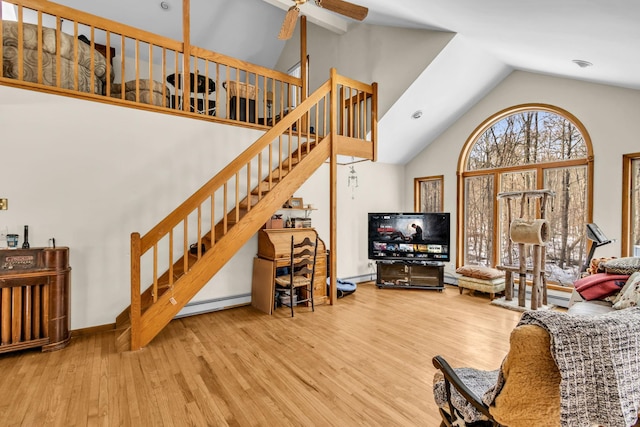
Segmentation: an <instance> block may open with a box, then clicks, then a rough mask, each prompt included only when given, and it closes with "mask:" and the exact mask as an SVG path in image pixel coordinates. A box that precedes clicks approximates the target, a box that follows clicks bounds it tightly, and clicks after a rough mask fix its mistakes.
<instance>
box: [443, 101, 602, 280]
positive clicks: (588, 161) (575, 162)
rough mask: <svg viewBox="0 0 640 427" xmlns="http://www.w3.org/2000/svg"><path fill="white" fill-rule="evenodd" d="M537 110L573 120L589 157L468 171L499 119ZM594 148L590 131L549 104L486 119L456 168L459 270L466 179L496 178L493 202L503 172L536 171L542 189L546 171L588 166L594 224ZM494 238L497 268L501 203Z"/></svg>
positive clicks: (589, 213)
mask: <svg viewBox="0 0 640 427" xmlns="http://www.w3.org/2000/svg"><path fill="white" fill-rule="evenodd" d="M531 110H538V111H545V112H549V113H553V114H557V115H560V116H562V117H564V118H565V119H566V120H568V121H570V122H571V123H572V124H573V125H574V126H575V127H576V128H577V129H578V130H579V132H580V134H581V135H582V137H583V140H584V143H585V146H586V151H587V153H586V157H584V158H581V159H572V160H562V161H552V162H546V163H535V164H529V165H518V166H508V167H503V168H495V169H482V170H473V171H468V170H467V169H466V168H467V166H468V161H469V155H470V154H471V151H472V148H473V147H474V145H475V143H476V142H477V140H478V139H479V138H480V136H481V135H482V134H483V133H484V132H485V131H486V130H487V129H489V128H490V127H491V126H493V125H494V124H495V123H497V122H499V121H500V120H502V119H504V118H506V117H508V116H510V115H513V114H518V113H523V112H526V111H531ZM593 162H594V157H593V145H592V142H591V137H590V135H589V133H588V132H587V129H586V128H585V126H584V125H583V124H582V123H581V122H580V121H579V120H578V119H577V118H576V117H575V116H574V115H573V114H571V113H570V112H568V111H566V110H564V109H563V108H560V107H557V106H554V105H550V104H541V103H527V104H519V105H515V106H512V107H508V108H505V109H503V110H501V111H498V112H497V113H495V114H493V115H491V116H490V117H488V118H487V119H486V120H484V121H483V122H482V123H480V125H478V126H477V127H476V128H475V129H474V131H473V132H472V133H471V134H470V135H469V137H468V138H467V140H466V141H465V144H464V145H463V147H462V149H461V151H460V156H459V158H458V167H457V176H458V179H457V194H458V197H457V215H456V267H460V266H461V265H462V263H463V260H464V259H465V253H464V251H465V247H466V245H465V243H464V238H465V234H464V230H463V228H464V224H465V215H466V194H465V178H467V177H470V176H478V175H493V179H494V188H493V192H494V194H493V195H492V197H494V200H497V196H498V192H499V189H500V188H501V181H500V176H501V174H503V173H504V172H509V171H524V170H531V169H535V170H536V177H537V182H538V184H537V186H538V188H541V185H542V182H541V181H542V180H543V179H544V170H546V169H553V168H559V167H571V166H574V167H575V166H586V168H587V199H588V200H587V203H586V221H587V222H593V170H594V168H593ZM493 224H494V227H493V235H492V236H491V238H492V239H493V241H494V242H495V243H494V245H493V248H492V251H491V252H492V253H491V259H492V264H493V266H495V264H497V263H498V262H499V259H500V258H499V250H500V249H499V248H500V245H499V244H498V242H500V239H499V233H500V227H499V226H498V225H499V204H498V203H495V204H494V207H493ZM558 288H561V289H563V290H564V289H565V288H564V287H558Z"/></svg>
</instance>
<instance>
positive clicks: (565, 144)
mask: <svg viewBox="0 0 640 427" xmlns="http://www.w3.org/2000/svg"><path fill="white" fill-rule="evenodd" d="M464 153H466V156H465V154H464ZM591 153H592V150H591V143H590V140H589V136H588V134H587V132H586V129H585V128H584V126H582V125H581V124H580V122H579V121H578V120H577V119H576V118H575V117H573V116H572V115H571V114H570V113H568V112H566V111H564V110H562V109H559V108H557V107H553V106H549V105H533V104H532V105H522V106H516V107H513V108H511V109H507V110H505V111H502V112H500V113H498V114H496V115H495V116H493V117H491V118H489V119H488V120H487V121H485V123H484V124H483V125H481V126H480V127H478V129H476V131H475V132H474V134H473V135H472V136H471V137H470V139H469V140H468V141H467V145H466V146H465V148H464V150H463V155H462V156H461V162H460V165H461V167H462V168H463V170H462V171H461V174H460V176H461V179H462V183H463V185H461V186H459V188H461V189H462V191H464V194H463V195H462V205H461V209H462V210H463V215H464V216H463V221H464V223H463V227H462V229H461V230H459V232H458V239H459V241H458V251H459V253H458V262H459V263H468V264H482V265H491V266H495V265H499V264H501V263H502V262H503V260H506V259H508V255H509V254H507V252H506V251H507V248H508V245H507V243H508V239H509V226H510V224H508V223H507V222H508V221H507V207H506V204H505V203H502V202H498V203H497V201H496V200H495V199H496V195H497V191H495V187H494V186H495V185H496V183H497V186H498V189H499V191H500V192H504V191H524V190H542V189H548V190H551V191H553V192H554V193H555V197H553V198H552V199H551V200H550V201H549V203H548V205H547V212H546V219H547V220H548V221H549V224H550V230H551V242H550V243H549V245H548V246H547V251H546V254H547V259H546V267H547V268H546V269H547V271H549V272H550V273H551V277H549V283H557V284H560V285H562V286H568V285H570V284H571V283H573V281H574V280H575V278H576V277H577V275H578V273H579V271H580V268H581V266H582V264H583V263H584V261H585V259H584V258H585V256H586V238H585V233H586V230H585V225H586V223H587V222H589V220H590V218H591V212H590V209H591V203H590V200H591V198H592V193H593V189H592V187H593V185H592V182H591V178H590V176H592V170H593V156H592V154H591ZM512 209H514V212H512V218H515V217H519V216H520V215H522V216H523V217H526V218H534V217H536V214H537V212H535V209H536V206H535V205H531V206H517V207H515V208H512ZM521 210H522V212H521ZM494 242H495V244H494ZM461 248H464V249H461ZM513 256H514V254H512V257H513ZM516 259H517V256H516Z"/></svg>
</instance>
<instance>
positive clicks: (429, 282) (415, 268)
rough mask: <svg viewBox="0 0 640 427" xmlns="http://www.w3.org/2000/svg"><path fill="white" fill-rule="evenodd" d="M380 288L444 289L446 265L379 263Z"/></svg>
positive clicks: (438, 263) (437, 263)
mask: <svg viewBox="0 0 640 427" xmlns="http://www.w3.org/2000/svg"><path fill="white" fill-rule="evenodd" d="M376 266H377V268H376V272H377V274H376V286H377V287H378V288H403V289H436V290H439V291H442V290H443V289H444V264H443V263H442V262H429V261H400V260H398V261H377V262H376Z"/></svg>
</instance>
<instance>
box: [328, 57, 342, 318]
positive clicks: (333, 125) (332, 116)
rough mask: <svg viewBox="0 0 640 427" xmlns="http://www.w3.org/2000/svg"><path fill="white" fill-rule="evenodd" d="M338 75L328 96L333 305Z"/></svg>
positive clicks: (333, 74) (333, 73)
mask: <svg viewBox="0 0 640 427" xmlns="http://www.w3.org/2000/svg"><path fill="white" fill-rule="evenodd" d="M337 91H338V73H337V71H336V69H335V68H332V69H331V92H330V95H329V100H330V101H329V104H330V105H329V133H330V135H331V140H330V143H331V160H330V164H329V169H330V172H329V181H330V182H329V251H330V254H329V271H330V272H331V280H330V281H329V290H330V295H329V304H331V305H333V304H335V302H336V300H337V299H338V289H337V287H336V277H337V273H338V263H337V259H338V258H337V257H336V255H337V249H338V245H337V239H338V221H337V212H338V188H337V182H338V156H337V153H338V144H337V140H338V111H340V110H339V109H338V108H337V105H336V102H337V97H336V95H337Z"/></svg>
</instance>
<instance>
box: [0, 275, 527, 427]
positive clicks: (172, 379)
mask: <svg viewBox="0 0 640 427" xmlns="http://www.w3.org/2000/svg"><path fill="white" fill-rule="evenodd" d="M519 317H520V313H518V312H515V311H509V310H506V309H503V308H499V307H496V306H493V305H490V304H489V299H488V297H486V296H483V295H482V294H479V293H476V295H475V296H470V295H468V294H467V293H466V292H465V293H464V294H463V295H459V293H458V289H457V288H455V287H447V289H446V290H445V291H444V292H438V291H425V290H404V289H378V288H377V287H375V285H374V284H372V283H366V284H361V285H359V287H358V290H357V291H356V293H355V294H353V295H350V296H347V297H345V298H343V299H340V300H338V303H337V304H336V305H335V306H329V305H322V306H317V307H316V311H315V313H312V312H311V311H310V310H309V309H306V308H303V307H300V308H297V309H296V315H295V317H294V318H291V317H290V313H289V311H288V309H278V310H277V311H276V313H275V315H273V316H269V315H266V314H263V313H261V312H259V311H257V310H255V309H253V308H252V307H248V306H247V307H239V308H234V309H230V310H224V311H219V312H215V313H210V314H204V315H199V316H193V317H188V318H183V319H179V320H174V321H172V322H171V323H170V324H169V326H167V328H166V329H165V330H164V331H163V332H162V333H160V335H159V336H158V337H156V338H155V339H154V340H153V341H152V342H151V344H150V345H148V346H147V347H146V348H144V349H142V350H140V351H137V352H127V353H117V352H116V351H115V349H114V341H115V335H114V333H113V332H107V333H102V334H95V335H89V336H80V337H74V338H73V339H72V341H71V344H70V345H69V346H68V347H67V348H65V349H63V350H60V351H56V352H51V353H40V352H39V351H38V350H29V351H24V352H21V353H14V354H5V355H0V425H2V426H50V425H51V426H94V425H95V426H99V425H100V426H187V425H193V426H276V425H277V426H438V425H439V422H440V419H439V416H438V411H437V409H436V406H435V404H434V402H433V397H432V392H431V384H432V378H433V374H434V372H435V368H434V367H433V365H432V364H431V358H432V357H433V356H434V355H436V354H441V355H443V356H445V358H446V359H447V360H449V362H450V363H451V364H452V365H453V366H473V367H477V368H482V369H496V368H497V367H499V365H500V362H501V361H502V358H503V357H504V355H505V354H506V352H507V350H508V347H509V333H510V331H511V330H512V329H513V327H514V325H515V324H516V323H517V320H518V319H519Z"/></svg>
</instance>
